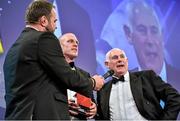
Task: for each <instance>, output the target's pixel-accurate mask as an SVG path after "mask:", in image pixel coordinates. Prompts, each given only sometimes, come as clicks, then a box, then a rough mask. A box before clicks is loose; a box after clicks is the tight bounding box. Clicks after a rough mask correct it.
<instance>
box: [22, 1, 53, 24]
mask: <svg viewBox="0 0 180 121" xmlns="http://www.w3.org/2000/svg"><path fill="white" fill-rule="evenodd" d="M53 8H54V6H53V4H51V3H49V2H48V1H46V0H35V1H33V2H32V3H31V4H30V5H29V6H28V8H27V10H26V15H25V19H26V23H27V24H30V23H37V22H38V20H39V18H40V17H42V16H46V17H47V19H48V20H49V19H50V16H51V10H52V9H53Z"/></svg>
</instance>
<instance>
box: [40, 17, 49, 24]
mask: <svg viewBox="0 0 180 121" xmlns="http://www.w3.org/2000/svg"><path fill="white" fill-rule="evenodd" d="M39 21H40V24H41V26H43V27H46V26H47V25H48V20H47V17H46V16H42V17H41V18H40V20H39Z"/></svg>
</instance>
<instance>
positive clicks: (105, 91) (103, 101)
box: [101, 81, 112, 119]
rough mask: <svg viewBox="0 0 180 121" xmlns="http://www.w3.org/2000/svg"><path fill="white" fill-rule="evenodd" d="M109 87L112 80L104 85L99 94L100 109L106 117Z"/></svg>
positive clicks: (107, 116)
mask: <svg viewBox="0 0 180 121" xmlns="http://www.w3.org/2000/svg"><path fill="white" fill-rule="evenodd" d="M111 88H112V81H109V82H108V83H107V84H106V85H105V87H104V89H103V92H102V96H101V109H102V112H103V115H104V117H105V118H106V119H109V99H110V92H111Z"/></svg>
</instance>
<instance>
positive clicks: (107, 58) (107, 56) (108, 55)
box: [105, 48, 127, 62]
mask: <svg viewBox="0 0 180 121" xmlns="http://www.w3.org/2000/svg"><path fill="white" fill-rule="evenodd" d="M114 50H119V51H121V52H122V53H123V55H124V56H125V58H127V56H126V53H125V52H124V50H121V49H119V48H113V49H111V50H109V51H108V52H107V53H106V60H105V61H106V62H108V61H109V59H110V55H111V52H112V51H114Z"/></svg>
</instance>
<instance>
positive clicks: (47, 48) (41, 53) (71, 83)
mask: <svg viewBox="0 0 180 121" xmlns="http://www.w3.org/2000/svg"><path fill="white" fill-rule="evenodd" d="M38 57H39V60H40V64H41V65H42V67H43V68H44V69H45V70H46V72H47V73H48V74H49V75H51V76H52V77H53V78H56V80H57V83H58V84H59V85H64V86H65V87H67V88H69V89H71V90H73V91H76V92H79V93H81V94H84V95H86V96H87V95H89V94H90V93H91V92H92V88H93V87H92V85H93V84H92V81H91V79H90V78H88V77H85V76H82V75H80V74H78V73H77V72H76V71H72V70H71V68H70V66H69V64H68V63H67V62H66V61H65V58H64V56H63V53H62V49H61V47H60V44H59V41H58V39H57V38H56V36H55V35H54V34H52V33H48V32H47V33H43V34H42V35H41V36H40V38H39V40H38Z"/></svg>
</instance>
